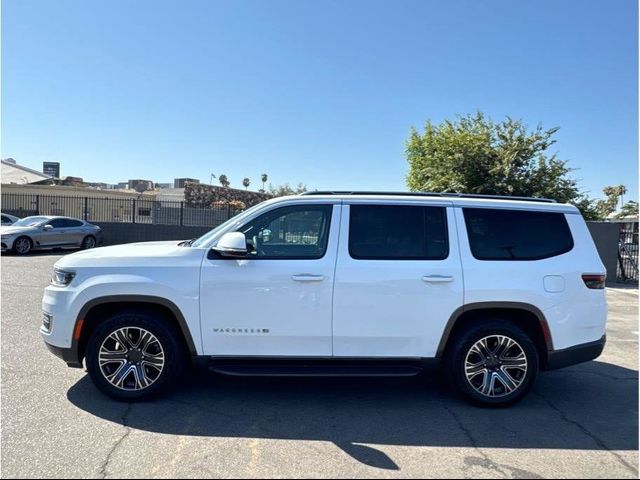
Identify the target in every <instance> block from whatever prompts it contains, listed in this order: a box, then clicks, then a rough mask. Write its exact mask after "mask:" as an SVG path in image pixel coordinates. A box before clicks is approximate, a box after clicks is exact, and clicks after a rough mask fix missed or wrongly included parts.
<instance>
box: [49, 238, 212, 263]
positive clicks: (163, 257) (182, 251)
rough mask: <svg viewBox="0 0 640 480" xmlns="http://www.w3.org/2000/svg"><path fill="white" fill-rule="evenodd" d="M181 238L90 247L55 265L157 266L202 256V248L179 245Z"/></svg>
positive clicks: (62, 259) (66, 257)
mask: <svg viewBox="0 0 640 480" xmlns="http://www.w3.org/2000/svg"><path fill="white" fill-rule="evenodd" d="M180 242H181V240H172V241H166V242H143V243H125V244H122V245H114V246H110V247H101V248H92V249H90V250H83V251H81V252H77V253H72V254H71V255H66V256H64V257H62V258H61V259H60V260H59V261H58V262H56V267H58V268H74V267H93V266H105V267H107V266H112V267H136V266H153V265H157V266H161V265H170V264H173V263H175V262H176V261H178V262H179V261H180V259H182V260H184V257H185V256H189V257H190V256H193V255H197V256H202V255H204V253H205V250H203V249H196V248H191V247H181V246H179V245H178V244H179V243H180Z"/></svg>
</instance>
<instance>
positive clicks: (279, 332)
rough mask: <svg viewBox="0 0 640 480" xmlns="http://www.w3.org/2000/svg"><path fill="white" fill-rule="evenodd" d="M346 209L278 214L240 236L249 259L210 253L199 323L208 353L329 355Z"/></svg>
mask: <svg viewBox="0 0 640 480" xmlns="http://www.w3.org/2000/svg"><path fill="white" fill-rule="evenodd" d="M339 219H340V206H339V205H333V204H330V203H312V202H310V203H309V204H304V205H301V204H295V205H291V206H284V207H278V208H274V209H272V210H270V211H268V212H266V213H263V214H260V215H259V216H258V217H256V218H254V219H252V220H249V221H248V222H247V223H245V224H244V225H243V226H242V227H240V228H239V229H238V231H240V232H243V233H244V234H245V236H246V238H247V246H248V248H249V251H250V253H249V254H248V255H247V256H246V257H244V258H241V259H237V258H231V259H229V258H222V257H220V256H218V255H217V254H216V253H215V252H214V251H210V252H209V255H208V258H206V259H205V260H204V262H203V267H202V273H201V288H200V312H201V313H200V318H201V324H202V337H203V344H204V352H205V354H206V355H215V356H274V357H278V356H299V357H304V356H318V357H324V356H331V354H332V352H331V301H332V293H333V275H334V268H335V255H336V250H337V245H338V232H339V228H340V221H339Z"/></svg>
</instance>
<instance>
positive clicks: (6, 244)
mask: <svg viewBox="0 0 640 480" xmlns="http://www.w3.org/2000/svg"><path fill="white" fill-rule="evenodd" d="M14 240H15V237H8V238H6V237H5V238H3V239H2V240H1V244H2V251H3V252H8V251H10V250H11V249H12V248H13V242H14Z"/></svg>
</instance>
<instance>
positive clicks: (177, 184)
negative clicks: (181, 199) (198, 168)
mask: <svg viewBox="0 0 640 480" xmlns="http://www.w3.org/2000/svg"><path fill="white" fill-rule="evenodd" d="M187 183H200V180H198V179H197V178H176V179H174V181H173V188H184V186H185V185H186V184H187Z"/></svg>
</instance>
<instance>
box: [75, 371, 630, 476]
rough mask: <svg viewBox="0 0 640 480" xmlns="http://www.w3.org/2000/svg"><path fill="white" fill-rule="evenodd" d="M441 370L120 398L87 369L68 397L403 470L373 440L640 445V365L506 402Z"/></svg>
mask: <svg viewBox="0 0 640 480" xmlns="http://www.w3.org/2000/svg"><path fill="white" fill-rule="evenodd" d="M436 377H437V375H436V374H435V372H428V373H426V374H423V375H420V376H418V377H414V378H409V379H407V378H362V379H360V378H359V379H354V378H348V379H345V378H331V379H327V378H321V379H318V378H302V379H301V378H295V379H294V378H289V379H285V378H234V377H222V376H219V375H216V374H213V373H209V372H207V371H196V372H194V373H193V374H192V375H191V377H190V378H188V379H186V380H185V381H183V382H182V384H181V385H180V386H179V387H178V388H176V390H175V391H174V393H172V394H171V395H169V396H167V397H165V398H162V399H159V400H155V401H152V402H146V403H137V404H131V405H127V404H123V403H118V402H115V401H112V400H110V399H108V398H106V397H105V396H103V395H102V394H100V393H99V392H98V391H97V390H96V389H95V387H94V386H93V384H92V383H91V381H90V380H89V378H88V376H85V377H84V378H83V379H81V380H80V381H79V382H78V383H77V384H75V385H74V386H72V387H71V388H70V389H69V391H68V394H67V396H68V399H69V400H70V402H71V403H72V404H73V405H75V406H76V407H78V408H79V409H81V410H84V411H86V412H88V413H90V414H92V415H95V416H97V417H100V418H103V419H105V420H107V421H110V422H114V423H118V424H122V425H126V426H128V427H131V428H135V429H139V430H144V431H148V432H157V433H163V434H171V435H186V436H204V437H240V438H265V439H287V440H291V439H295V440H319V441H327V442H333V443H334V444H335V445H337V446H339V447H340V448H341V449H342V450H344V451H345V452H346V453H347V454H349V455H350V456H351V457H353V458H354V459H356V460H358V461H359V462H362V463H363V464H366V465H369V466H373V467H377V468H382V469H387V470H397V469H398V466H397V465H396V464H395V463H394V462H393V460H392V459H391V458H389V457H388V456H387V455H386V454H385V453H383V452H382V451H379V450H377V449H375V448H373V447H371V446H370V445H371V444H380V445H400V446H424V447H430V446H433V447H477V448H511V449H520V448H536V449H538V448H542V449H580V450H582V449H587V450H637V449H638V435H637V432H638V372H637V371H635V370H630V369H626V368H623V367H620V366H616V365H612V364H608V363H603V362H591V363H588V364H584V365H580V366H578V367H573V368H570V369H566V370H560V371H557V372H547V373H544V374H541V375H540V377H539V378H538V382H537V384H536V386H535V387H534V389H533V391H532V392H531V393H530V395H529V396H528V397H527V398H525V399H524V400H523V401H522V402H520V403H519V404H517V405H515V406H513V407H510V408H504V409H487V408H479V407H474V406H472V405H469V404H467V403H466V402H464V401H462V400H460V399H458V398H457V397H456V396H455V395H454V394H452V393H451V392H450V391H449V390H448V389H447V388H445V387H443V385H442V382H440V381H438V380H437V379H436Z"/></svg>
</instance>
